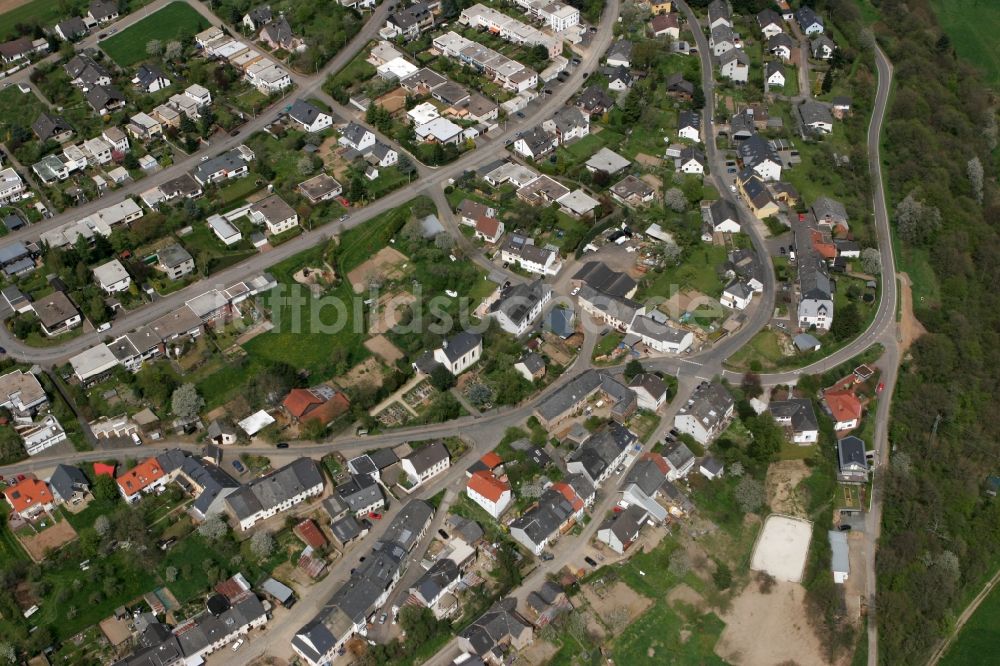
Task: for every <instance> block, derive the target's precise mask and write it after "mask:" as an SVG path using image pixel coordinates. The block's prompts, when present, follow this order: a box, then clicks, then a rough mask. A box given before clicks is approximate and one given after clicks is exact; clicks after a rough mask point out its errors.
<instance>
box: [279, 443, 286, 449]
mask: <svg viewBox="0 0 1000 666" xmlns="http://www.w3.org/2000/svg"><path fill="white" fill-rule="evenodd" d="M277 446H278V448H279V449H287V448H288V442H278V444H277Z"/></svg>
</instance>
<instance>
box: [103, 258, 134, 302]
mask: <svg viewBox="0 0 1000 666" xmlns="http://www.w3.org/2000/svg"><path fill="white" fill-rule="evenodd" d="M93 273H94V278H95V279H96V280H97V284H98V285H99V286H100V287H101V289H102V290H103V291H104V292H105V293H108V294H116V293H118V292H121V291H127V290H128V288H129V287H130V286H131V285H132V276H131V275H129V273H128V271H127V270H125V266H124V265H123V264H122V262H121V261H119V260H118V259H112V260H111V261H109V262H107V263H105V264H101V265H100V266H97V267H96V268H94V270H93Z"/></svg>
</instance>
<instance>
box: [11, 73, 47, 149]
mask: <svg viewBox="0 0 1000 666" xmlns="http://www.w3.org/2000/svg"><path fill="white" fill-rule="evenodd" d="M46 110H47V107H46V106H45V105H44V104H42V101H41V100H40V99H38V97H36V96H35V93H34V92H29V93H22V92H21V91H20V90H19V89H18V87H17V86H10V87H8V88H4V89H3V90H0V140H3V141H6V140H7V139H9V138H10V129H11V128H12V127H24V128H29V129H30V128H31V123H33V122H35V119H37V118H38V114H40V113H41V112H42V111H46Z"/></svg>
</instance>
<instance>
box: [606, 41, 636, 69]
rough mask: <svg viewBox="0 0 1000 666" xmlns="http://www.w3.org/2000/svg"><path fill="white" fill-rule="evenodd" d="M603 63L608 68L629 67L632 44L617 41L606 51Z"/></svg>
mask: <svg viewBox="0 0 1000 666" xmlns="http://www.w3.org/2000/svg"><path fill="white" fill-rule="evenodd" d="M605 62H606V63H607V64H608V66H609V67H631V66H632V42H630V41H628V40H625V39H619V40H618V41H617V42H615V43H614V44H612V45H611V48H609V49H608V53H607V57H606V58H605Z"/></svg>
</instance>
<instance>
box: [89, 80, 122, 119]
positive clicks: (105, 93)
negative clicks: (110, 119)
mask: <svg viewBox="0 0 1000 666" xmlns="http://www.w3.org/2000/svg"><path fill="white" fill-rule="evenodd" d="M85 97H86V98H87V104H89V105H90V108H91V109H93V110H94V113H96V114H97V115H99V116H104V115H107V114H109V113H111V112H112V111H116V110H117V109H120V108H122V107H124V106H125V94H124V93H123V92H122V91H121V90H119V89H118V88H115V87H114V86H94V87H93V88H91V89H90V90H88V91H87V93H86V95H85Z"/></svg>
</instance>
